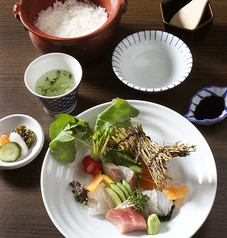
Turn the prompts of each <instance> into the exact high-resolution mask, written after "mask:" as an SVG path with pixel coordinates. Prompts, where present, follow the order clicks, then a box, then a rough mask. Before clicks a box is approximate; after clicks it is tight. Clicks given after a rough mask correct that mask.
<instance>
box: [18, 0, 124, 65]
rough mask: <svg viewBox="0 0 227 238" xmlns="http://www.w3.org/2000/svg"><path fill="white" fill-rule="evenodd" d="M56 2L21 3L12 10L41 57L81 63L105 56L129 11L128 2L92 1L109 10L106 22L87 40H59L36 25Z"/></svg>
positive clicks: (25, 0) (78, 38)
mask: <svg viewBox="0 0 227 238" xmlns="http://www.w3.org/2000/svg"><path fill="white" fill-rule="evenodd" d="M61 1H62V2H64V1H63V0H61ZM78 1H81V0H78ZM54 2H55V0H45V1H40V0H29V1H27V0H21V1H20V3H17V4H15V5H14V7H13V12H14V16H15V17H16V18H17V19H18V20H20V21H21V23H22V24H23V26H24V27H25V29H27V30H28V32H29V37H30V39H31V41H32V43H33V45H34V46H35V47H36V48H37V49H38V50H39V51H41V53H43V54H45V53H51V52H62V53H66V54H70V55H72V56H74V57H75V58H76V59H78V60H79V61H80V62H90V61H93V60H96V59H98V58H99V57H100V56H101V55H102V54H103V52H105V50H106V49H107V47H108V46H109V45H110V44H111V43H112V40H113V39H114V36H115V34H116V30H117V26H118V24H119V22H120V20H121V16H122V15H123V14H124V13H125V12H126V10H127V0H90V2H93V3H94V4H96V5H100V6H102V7H103V8H105V9H106V11H107V13H108V19H107V21H106V22H105V23H104V24H103V25H102V26H101V27H100V28H99V29H97V30H96V31H94V32H92V33H90V34H87V35H85V36H81V37H75V38H59V37H54V36H50V35H48V34H45V33H44V32H42V31H40V30H39V29H38V28H37V27H36V26H35V25H34V21H35V19H36V18H37V16H38V13H39V12H40V11H41V10H46V9H47V8H48V7H49V6H52V5H53V3H54Z"/></svg>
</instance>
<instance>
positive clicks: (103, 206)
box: [86, 182, 114, 216]
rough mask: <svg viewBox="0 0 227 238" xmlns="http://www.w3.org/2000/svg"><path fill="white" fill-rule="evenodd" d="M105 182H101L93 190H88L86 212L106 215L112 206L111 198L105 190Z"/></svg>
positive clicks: (92, 214)
mask: <svg viewBox="0 0 227 238" xmlns="http://www.w3.org/2000/svg"><path fill="white" fill-rule="evenodd" d="M104 187H105V184H104V183H103V182H101V183H100V184H99V185H98V186H97V187H96V189H95V190H93V191H92V192H88V194H87V196H88V203H87V204H88V205H87V206H86V207H87V208H88V212H89V214H90V215H91V216H94V215H100V214H102V215H104V216H105V215H106V213H107V212H108V211H109V210H110V209H112V208H114V205H113V202H112V200H111V198H110V197H109V196H108V194H107V192H106V190H105V188H104Z"/></svg>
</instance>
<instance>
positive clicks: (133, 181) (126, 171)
mask: <svg viewBox="0 0 227 238" xmlns="http://www.w3.org/2000/svg"><path fill="white" fill-rule="evenodd" d="M118 167H119V168H120V170H121V172H122V175H123V179H125V180H126V181H127V182H128V183H129V184H130V186H131V188H135V187H136V186H137V182H138V180H137V176H136V174H135V172H134V171H133V170H131V169H130V168H128V167H126V166H121V165H119V166H118Z"/></svg>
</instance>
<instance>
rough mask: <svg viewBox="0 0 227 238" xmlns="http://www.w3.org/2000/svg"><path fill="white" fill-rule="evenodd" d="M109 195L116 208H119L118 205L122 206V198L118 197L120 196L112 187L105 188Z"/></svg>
mask: <svg viewBox="0 0 227 238" xmlns="http://www.w3.org/2000/svg"><path fill="white" fill-rule="evenodd" d="M105 189H106V191H107V193H108V194H109V196H110V198H111V200H112V202H113V204H114V207H117V206H118V205H120V204H121V203H122V201H121V199H120V197H119V196H118V194H117V193H116V192H115V191H114V190H113V189H112V188H110V187H105Z"/></svg>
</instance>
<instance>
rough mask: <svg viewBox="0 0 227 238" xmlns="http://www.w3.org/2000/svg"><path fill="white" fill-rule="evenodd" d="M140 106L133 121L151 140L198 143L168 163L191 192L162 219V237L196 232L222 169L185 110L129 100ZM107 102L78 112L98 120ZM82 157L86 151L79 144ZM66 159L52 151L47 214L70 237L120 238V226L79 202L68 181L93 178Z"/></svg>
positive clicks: (46, 175) (47, 166) (45, 175)
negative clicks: (217, 165)
mask: <svg viewBox="0 0 227 238" xmlns="http://www.w3.org/2000/svg"><path fill="white" fill-rule="evenodd" d="M128 102H129V103H130V104H131V105H132V106H134V107H136V108H137V109H139V110H140V114H139V116H138V117H137V118H134V119H133V120H132V122H133V124H136V123H138V124H141V125H142V126H143V128H144V131H145V133H146V134H147V135H149V136H150V137H151V139H152V140H153V141H155V142H157V143H159V144H162V143H165V144H173V143H175V142H177V141H181V142H182V143H188V144H196V148H197V151H196V152H193V153H191V154H190V155H189V156H187V157H185V158H175V159H174V160H172V161H170V163H169V170H170V173H171V174H172V175H173V176H174V177H175V178H177V182H181V184H182V185H187V186H188V187H189V189H188V192H187V196H186V197H185V198H183V199H179V200H177V201H176V208H175V210H174V213H173V216H172V219H171V220H170V221H168V222H164V223H162V224H161V231H160V233H159V234H158V235H156V236H157V237H165V238H168V237H180V238H183V237H191V236H192V235H193V234H195V232H196V231H197V230H198V229H199V228H200V227H201V225H202V224H203V223H204V221H205V220H206V218H207V216H208V215H209V212H210V210H211V208H212V206H213V202H214V199H215V195H216V189H217V171H216V165H215V161H214V158H213V155H212V152H211V150H210V147H209V145H208V144H207V142H206V140H205V139H204V137H203V136H202V134H201V133H200V132H199V131H198V130H197V129H196V127H194V125H193V124H192V123H190V122H189V121H188V120H187V119H185V118H184V117H183V116H181V115H180V114H178V113H176V112H174V111H173V110H171V109H168V108H166V107H164V106H161V105H158V104H154V103H150V102H146V101H138V100H129V101H128ZM109 105H110V103H105V104H101V105H98V106H96V107H93V108H91V109H88V110H87V111H85V112H83V113H81V114H80V115H78V116H79V117H81V118H83V119H85V120H86V121H88V122H89V123H90V125H94V123H95V121H96V117H97V114H99V113H100V112H102V111H103V110H104V109H106V108H107V107H108V106H109ZM77 149H78V158H80V157H81V158H82V157H83V156H84V154H85V153H86V150H85V149H84V148H83V147H82V146H80V145H77ZM77 163H78V162H74V163H71V164H66V163H63V162H61V161H60V160H58V159H57V158H55V156H54V155H53V154H52V152H51V151H50V150H48V151H47V153H46V156H45V159H44V162H43V166H42V171H41V193H42V198H43V201H44V205H45V207H46V210H47V213H48V215H49V216H50V218H51V220H52V222H53V223H54V225H55V226H56V227H57V229H58V230H59V231H60V232H61V233H62V234H63V235H64V236H65V237H75V238H89V237H91V238H100V237H109V238H121V237H124V236H125V235H121V234H120V233H119V232H118V230H117V229H116V228H115V227H114V226H113V225H112V224H111V223H109V222H108V221H106V220H105V219H104V217H102V216H99V217H92V216H89V214H88V211H87V210H86V208H82V207H81V206H80V205H79V204H78V203H76V201H75V198H74V196H73V194H72V192H71V187H70V186H69V183H70V182H71V181H72V180H73V179H74V180H79V181H81V182H82V183H83V182H86V181H89V180H90V179H91V178H90V177H89V176H88V175H85V174H83V172H82V171H81V167H80V164H79V163H78V164H77ZM126 236H127V237H130V238H133V237H148V236H149V235H147V234H146V232H133V233H129V234H127V235H126Z"/></svg>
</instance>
